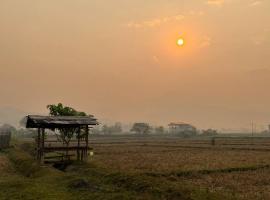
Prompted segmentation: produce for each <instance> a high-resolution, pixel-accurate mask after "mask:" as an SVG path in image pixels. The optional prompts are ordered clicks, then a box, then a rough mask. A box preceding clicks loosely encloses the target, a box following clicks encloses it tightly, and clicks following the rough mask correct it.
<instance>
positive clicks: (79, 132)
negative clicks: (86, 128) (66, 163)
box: [77, 127, 81, 161]
mask: <svg viewBox="0 0 270 200" xmlns="http://www.w3.org/2000/svg"><path fill="white" fill-rule="evenodd" d="M77 139H78V145H77V146H78V149H77V160H78V161H79V160H80V149H79V148H80V141H81V127H79V131H78V138H77Z"/></svg>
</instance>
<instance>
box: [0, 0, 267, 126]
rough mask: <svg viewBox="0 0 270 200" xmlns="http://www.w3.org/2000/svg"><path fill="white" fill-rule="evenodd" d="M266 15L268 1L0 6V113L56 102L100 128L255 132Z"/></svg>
mask: <svg viewBox="0 0 270 200" xmlns="http://www.w3.org/2000/svg"><path fill="white" fill-rule="evenodd" d="M269 10H270V1H269V0H147V1H145V0H136V1H135V0H130V1H127V0H91V1H89V0H76V1H74V0H47V1H42V0H24V1H22V0H0V94H1V98H0V108H1V107H3V108H5V107H11V108H17V109H20V110H23V111H25V112H27V113H42V114H46V113H47V110H46V105H47V104H53V103H58V102H62V103H63V104H65V105H68V106H71V107H74V108H76V109H78V110H82V111H85V112H88V113H90V114H94V115H95V116H96V117H97V118H98V119H102V120H104V122H106V121H121V122H124V123H130V122H138V121H146V122H149V123H150V124H155V125H157V124H161V125H166V124H168V123H169V122H172V121H174V122H178V121H182V122H188V123H191V124H194V125H195V126H197V127H199V128H217V129H235V130H236V129H243V128H247V129H248V128H250V124H251V122H252V121H254V123H256V124H258V127H261V128H263V127H265V126H266V125H267V124H269V123H270V106H269V103H270V92H269V86H270V12H269ZM178 38H183V39H184V41H185V44H184V46H182V47H179V46H177V45H176V41H177V39H178ZM102 122H103V121H101V123H102Z"/></svg>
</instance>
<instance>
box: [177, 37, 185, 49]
mask: <svg viewBox="0 0 270 200" xmlns="http://www.w3.org/2000/svg"><path fill="white" fill-rule="evenodd" d="M184 44H185V41H184V39H183V38H179V39H178V40H177V45H178V46H180V47H181V46H184Z"/></svg>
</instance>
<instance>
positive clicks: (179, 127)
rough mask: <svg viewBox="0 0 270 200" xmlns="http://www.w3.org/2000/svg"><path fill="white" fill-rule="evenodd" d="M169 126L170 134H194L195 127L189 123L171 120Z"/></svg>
mask: <svg viewBox="0 0 270 200" xmlns="http://www.w3.org/2000/svg"><path fill="white" fill-rule="evenodd" d="M168 126H169V133H171V134H181V133H184V134H189V135H194V134H196V128H195V127H194V126H192V125H190V124H187V123H183V122H172V123H170V124H168Z"/></svg>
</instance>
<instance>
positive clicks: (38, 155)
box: [36, 128, 40, 162]
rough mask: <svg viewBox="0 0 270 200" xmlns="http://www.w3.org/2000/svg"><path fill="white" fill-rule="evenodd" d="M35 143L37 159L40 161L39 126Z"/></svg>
mask: <svg viewBox="0 0 270 200" xmlns="http://www.w3.org/2000/svg"><path fill="white" fill-rule="evenodd" d="M36 143H37V160H38V161H39V162H40V128H38V135H37V139H36Z"/></svg>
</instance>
